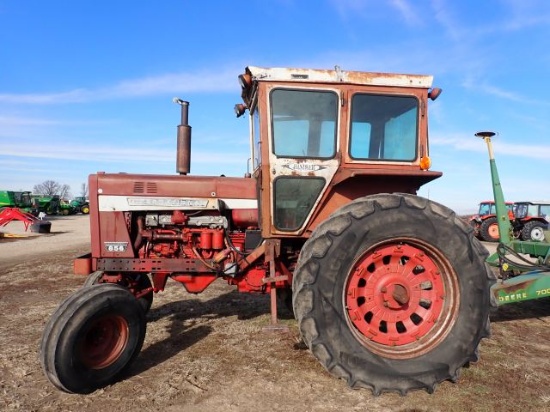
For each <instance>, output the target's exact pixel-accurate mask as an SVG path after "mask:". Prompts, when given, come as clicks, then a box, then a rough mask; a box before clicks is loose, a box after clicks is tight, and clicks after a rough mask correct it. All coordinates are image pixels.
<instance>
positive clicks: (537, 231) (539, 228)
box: [521, 220, 547, 242]
mask: <svg viewBox="0 0 550 412" xmlns="http://www.w3.org/2000/svg"><path fill="white" fill-rule="evenodd" d="M546 227H547V225H545V224H544V223H542V222H539V221H538V220H531V221H529V222H527V223H526V224H525V225H524V226H523V228H522V229H521V238H522V239H523V240H527V241H536V242H542V241H543V240H544V231H545V230H546Z"/></svg>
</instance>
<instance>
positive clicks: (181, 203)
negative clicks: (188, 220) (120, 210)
mask: <svg viewBox="0 0 550 412" xmlns="http://www.w3.org/2000/svg"><path fill="white" fill-rule="evenodd" d="M128 205H130V206H165V207H193V208H205V207H207V206H208V200H204V199H177V198H167V197H129V198H128Z"/></svg>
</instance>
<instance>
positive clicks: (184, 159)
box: [174, 97, 191, 175]
mask: <svg viewBox="0 0 550 412" xmlns="http://www.w3.org/2000/svg"><path fill="white" fill-rule="evenodd" d="M174 103H176V104H179V105H180V106H181V124H179V125H178V146H177V154H176V172H178V173H179V174H180V175H186V174H188V173H189V172H190V171H191V126H189V102H186V101H184V100H181V99H180V98H178V97H174Z"/></svg>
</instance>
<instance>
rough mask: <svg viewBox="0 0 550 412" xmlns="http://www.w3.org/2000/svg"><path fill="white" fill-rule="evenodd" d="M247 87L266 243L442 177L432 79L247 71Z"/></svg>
mask: <svg viewBox="0 0 550 412" xmlns="http://www.w3.org/2000/svg"><path fill="white" fill-rule="evenodd" d="M239 80H240V84H241V87H242V98H243V101H244V104H239V105H236V106H235V110H236V113H237V116H240V115H243V114H244V113H245V111H246V110H247V109H248V112H249V117H250V135H251V138H250V140H251V159H252V166H253V175H254V177H255V178H256V180H257V182H258V185H259V188H261V190H259V193H260V199H259V201H260V216H261V219H260V220H261V222H260V225H261V228H262V236H263V237H264V238H270V237H275V236H276V237H308V236H309V234H310V233H311V231H312V230H313V229H314V228H315V227H316V226H317V225H318V224H319V223H320V222H321V221H323V220H324V219H326V217H328V216H329V215H330V214H331V213H332V212H333V211H334V210H336V209H337V208H339V207H340V206H342V205H344V204H346V203H348V202H349V201H350V200H353V199H356V198H358V197H361V196H366V195H369V194H373V193H380V192H390V193H391V192H402V193H411V194H416V192H417V190H418V189H419V188H420V187H421V186H422V185H423V184H425V183H427V182H429V181H431V180H433V179H436V178H438V177H440V176H441V173H440V172H434V171H430V170H429V169H430V158H429V149H428V119H427V102H428V98H431V99H432V100H433V99H435V98H436V97H437V96H438V95H439V94H440V92H441V90H440V89H431V85H432V77H431V76H424V75H405V74H403V75H399V74H382V73H365V72H352V71H343V70H340V69H339V68H338V67H336V68H335V69H334V70H314V69H282V68H260V67H251V66H249V67H247V68H246V70H245V73H244V74H242V75H241V76H239Z"/></svg>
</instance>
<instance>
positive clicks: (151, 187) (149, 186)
mask: <svg viewBox="0 0 550 412" xmlns="http://www.w3.org/2000/svg"><path fill="white" fill-rule="evenodd" d="M134 193H157V184H156V183H155V182H134Z"/></svg>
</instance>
